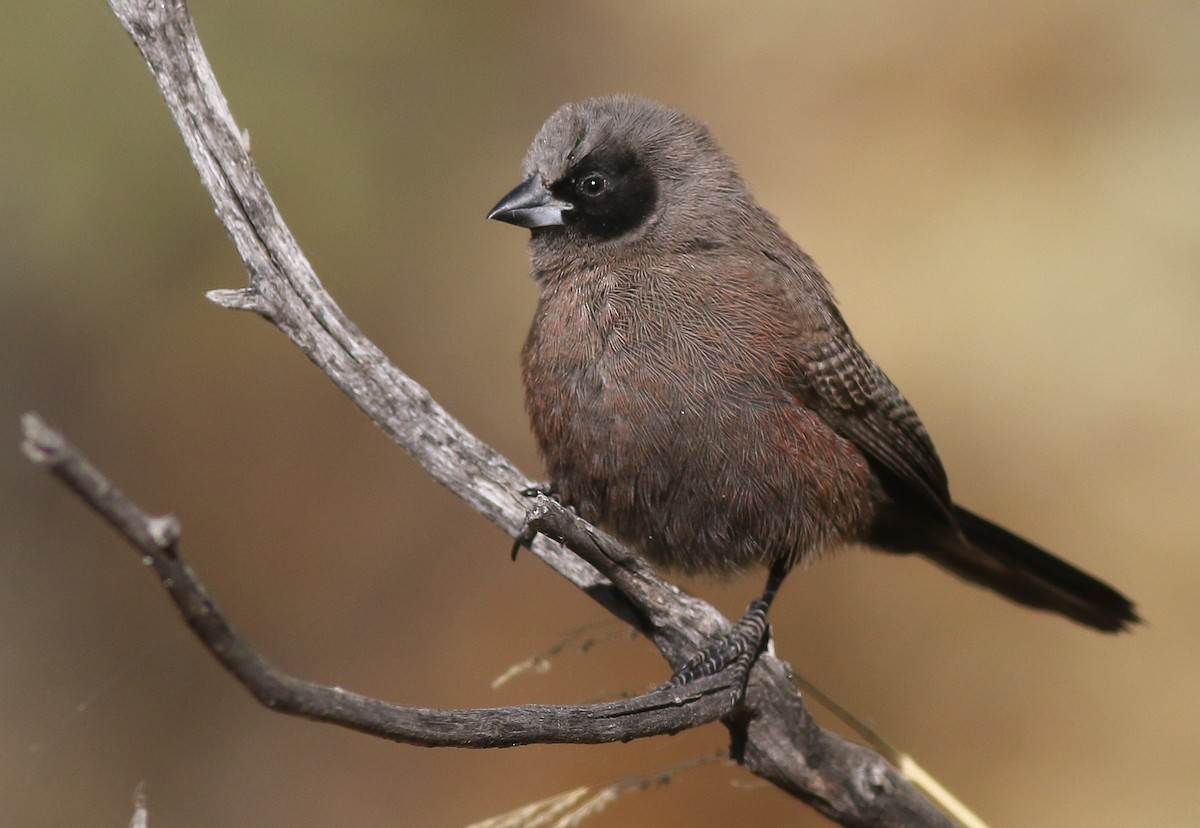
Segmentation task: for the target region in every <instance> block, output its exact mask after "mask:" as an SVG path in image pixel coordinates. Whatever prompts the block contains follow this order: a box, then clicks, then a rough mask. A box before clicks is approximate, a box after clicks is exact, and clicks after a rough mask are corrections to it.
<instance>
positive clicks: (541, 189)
mask: <svg viewBox="0 0 1200 828" xmlns="http://www.w3.org/2000/svg"><path fill="white" fill-rule="evenodd" d="M570 209H571V205H570V204H568V203H567V202H565V201H560V200H558V199H556V198H555V197H554V194H553V193H551V192H550V191H549V190H547V189H546V185H545V184H543V183H542V179H541V177H540V176H537V175H531V176H529V178H526V179H525V180H524V181H522V182H521V183H520V184H519V185H518V186H517V187H516V189H514V190H513V191H512V192H510V193H509V194H508V195H506V196H505V197H504V198H502V199H500V201H499V202H497V204H496V206H495V207H493V208H492V209H491V211H490V212H489V213H488V216H487V217H488V218H490V219H496V221H506V222H508V223H509V224H515V225H517V226H518V227H530V228H532V227H550V226H552V225H558V224H562V223H563V213H564V212H566V211H567V210H570Z"/></svg>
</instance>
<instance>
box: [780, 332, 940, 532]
mask: <svg viewBox="0 0 1200 828" xmlns="http://www.w3.org/2000/svg"><path fill="white" fill-rule="evenodd" d="M834 314H835V319H836V322H837V323H840V324H835V326H834V329H833V330H828V331H825V332H823V333H822V334H821V335H818V336H815V337H814V336H813V335H812V332H811V331H809V332H807V334H808V335H806V336H804V337H803V339H802V341H799V342H797V343H796V345H795V347H794V348H793V353H792V354H790V357H791V359H789V362H790V363H791V366H790V373H791V375H792V386H793V392H794V393H795V394H796V396H797V398H798V399H799V400H800V402H801V403H802V404H804V405H805V406H806V407H808V408H810V409H812V410H813V411H814V412H816V413H817V415H818V416H820V417H821V419H823V420H824V421H825V422H826V423H827V424H828V425H829V426H830V427H832V428H833V430H834V431H836V432H837V433H838V434H840V435H841V436H842V437H845V438H846V439H847V440H849V441H850V442H852V443H854V444H855V445H856V446H858V448H859V449H860V450H861V451H862V452H863V453H864V454H866V455H867V457H868V459H869V460H871V461H872V462H873V463H875V464H877V465H878V466H881V467H882V468H883V469H884V470H886V471H887V473H888V476H889V477H891V478H892V479H893V481H894V482H895V483H898V484H900V485H901V486H902V487H903V488H904V489H905V490H906V491H907V492H908V493H910V494H911V495H916V496H917V497H918V499H919V500H921V501H924V502H926V503H927V505H929V506H930V507H932V508H933V509H935V510H936V511H938V512H940V513H942V514H943V515H945V516H946V517H949V518H951V519H953V518H952V517H951V515H952V512H951V508H952V507H951V500H950V488H949V484H948V483H947V481H946V471H945V469H943V468H942V461H941V460H940V459H938V455H937V451H936V450H935V449H934V447H933V441H932V440H930V439H929V434H928V432H926V430H925V426H924V425H923V424H922V423H921V420H920V418H919V417H917V412H916V411H914V410H913V408H912V406H911V405H909V404H908V400H906V399H904V395H903V394H901V393H900V391H899V389H897V388H896V386H894V385H893V384H892V381H891V380H889V379H888V378H887V375H886V374H884V373H883V370H882V369H880V367H879V366H878V365H876V364H875V361H874V360H873V359H871V357H870V356H868V355H867V354H866V353H865V352H864V351H863V350H862V348H861V347H860V346H859V344H858V343H857V342H856V341H855V340H854V337H853V336H852V335H851V334H850V333H849V331H848V330H847V329H846V328H845V327H844V323H841V319H840V315H838V314H837V313H836V310H835V311H834ZM886 482H887V481H885V483H886Z"/></svg>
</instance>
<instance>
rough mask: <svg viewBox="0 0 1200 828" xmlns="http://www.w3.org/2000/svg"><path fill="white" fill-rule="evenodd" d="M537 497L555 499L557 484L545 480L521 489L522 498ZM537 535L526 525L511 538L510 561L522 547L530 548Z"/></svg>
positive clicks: (534, 530)
mask: <svg viewBox="0 0 1200 828" xmlns="http://www.w3.org/2000/svg"><path fill="white" fill-rule="evenodd" d="M538 495H545V496H546V497H553V498H556V499H557V497H558V484H557V483H555V482H554V481H553V480H547V481H545V482H542V483H534V484H533V485H532V486H528V487H526V488H524V489H521V496H522V497H537V496H538ZM539 534H540V533H539V532H538V530H536V529H534V528H533V527H531V526H530V525H529V524H528V523H526V524H525V526H524V528H522V529H521V532H520V534H518V535H517V536H516V537H515V538H513V546H512V559H513V560H514V561H515V560H516V559H517V553H518V552H520V551H521V547H522V546H523V547H525V548H526V549H530V548H532V544H533V541H534V539H535V538H537V536H538V535H539Z"/></svg>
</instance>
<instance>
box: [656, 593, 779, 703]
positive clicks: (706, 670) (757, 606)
mask: <svg viewBox="0 0 1200 828" xmlns="http://www.w3.org/2000/svg"><path fill="white" fill-rule="evenodd" d="M769 607H770V603H769V602H768V601H765V600H763V599H762V598H757V599H755V600H754V601H752V602H751V603H750V606H748V607H747V608H746V612H745V614H744V615H743V616H742V617H741V618H740V619H738V622H737V623H736V624H734V625H733V629H731V630H730V631H729V632H728V633H726V634H725V635H723V636H721V637H720V638H718V639H717V640H716V641H713V642H712V643H711V644H709V645H708V646H707V647H705V648H704V649H703V650H701V651H700V652H699V653H697V654H696V655H695V656H693V657H692V658H691V660H690V661H688V662H687V663H686V664H684V665H683V666H682V667H680V668H679V669H678V670H676V671H675V675H673V676H671V678H669V679H667V682H666V684H664V685H663V686H664V687H680V686H682V685H685V684H688V683H690V682H693V681H696V680H697V679H701V678H705V677H706V676H714V675H716V674H717V673H720V672H721V671H723V670H724V669H726V668H727V667H730V666H731V665H732V666H736V668H737V673H736V674H735V675H736V679H737V680H736V684H737V685H738V686H744V685H745V683H746V679H747V677H749V675H750V668H751V667H753V666H754V661H755V659H757V658H758V654H759V653H760V652H762V650H763V648H764V647H765V646H766V644H767V641H768V640H769V638H770V636H769V628H768V627H767V609H768V608H769Z"/></svg>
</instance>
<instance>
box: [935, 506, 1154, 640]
mask: <svg viewBox="0 0 1200 828" xmlns="http://www.w3.org/2000/svg"><path fill="white" fill-rule="evenodd" d="M954 517H955V519H956V521H957V522H958V525H959V528H960V529H962V533H963V535H965V536H966V539H967V541H968V543H967V544H963V543H961V542H958V543H955V544H945V545H943V546H942V548H941V549H939V550H937V551H936V552H932V553H927V554H928V556H929V557H930V558H931V559H932V560H933V561H934V562H935V563H937V564H938V565H940V566H942V567H944V568H946V569H948V570H950V571H951V572H953V573H955V574H956V575H959V576H961V577H963V578H966V579H967V580H969V581H973V582H975V583H977V584H981V585H982V586H985V587H988V588H989V589H993V590H995V591H996V592H999V593H1000V594H1001V595H1004V596H1005V597H1007V598H1009V599H1011V600H1013V601H1016V602H1017V603H1019V604H1025V605H1026V606H1030V607H1035V608H1037V609H1044V610H1050V611H1051V612H1057V613H1060V614H1062V615H1065V616H1067V617H1068V618H1071V619H1073V620H1075V621H1078V622H1079V623H1080V624H1084V625H1086V626H1089V627H1094V628H1095V629H1097V630H1101V631H1103V632H1120V631H1122V630H1127V629H1129V627H1130V626H1131V625H1133V624H1136V623H1137V622H1138V621H1139V620H1140V619H1139V618H1138V615H1137V611H1136V610H1135V609H1134V606H1133V602H1131V601H1130V600H1129V599H1128V598H1126V597H1125V596H1124V595H1122V594H1121V593H1119V592H1117V591H1116V590H1115V589H1113V588H1112V587H1110V586H1109V585H1108V584H1106V583H1104V582H1103V581H1100V580H1097V579H1096V578H1093V577H1092V576H1091V575H1088V574H1087V573H1086V572H1083V571H1082V570H1079V569H1076V568H1075V567H1073V566H1071V564H1069V563H1067V562H1066V561H1064V560H1062V559H1061V558H1057V557H1055V556H1054V555H1051V554H1050V553H1049V552H1046V551H1045V550H1043V549H1039V548H1038V547H1036V546H1034V545H1033V544H1032V543H1030V542H1029V541H1027V540H1024V539H1023V538H1019V537H1017V536H1016V535H1014V534H1013V533H1012V532H1009V531H1008V530H1007V529H1003V528H1001V527H999V526H997V525H996V524H994V523H992V522H991V521H988V520H985V519H984V518H981V517H979V516H978V515H976V514H974V513H973V512H969V511H967V510H966V509H964V508H962V507H961V506H957V505H956V506H955V507H954Z"/></svg>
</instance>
